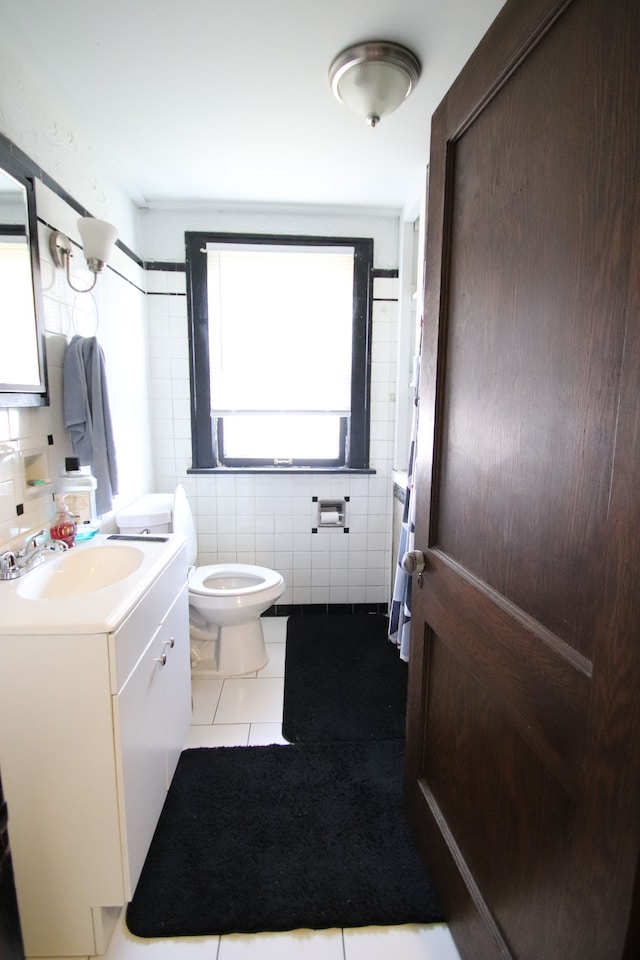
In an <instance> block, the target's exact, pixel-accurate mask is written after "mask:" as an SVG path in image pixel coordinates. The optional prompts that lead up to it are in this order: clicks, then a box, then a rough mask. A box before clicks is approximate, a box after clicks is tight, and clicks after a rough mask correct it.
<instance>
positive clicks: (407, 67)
mask: <svg viewBox="0 0 640 960" xmlns="http://www.w3.org/2000/svg"><path fill="white" fill-rule="evenodd" d="M420 71H421V67H420V61H419V60H418V58H417V57H416V55H415V54H414V53H412V52H411V50H408V49H407V48H406V47H402V46H400V44H398V43H391V42H390V41H386V40H368V41H367V42H366V43H358V44H356V45H355V46H353V47H347V49H346V50H343V51H342V53H339V54H338V56H337V57H336V58H335V60H334V61H333V63H332V64H331V66H330V68H329V83H330V84H331V89H332V90H333V92H334V94H335V96H336V97H337V99H338V100H339V101H340V103H343V104H344V105H345V107H348V109H349V110H352V111H353V112H354V113H357V114H358V115H359V116H361V117H364V119H365V120H366V121H367V123H368V124H369V126H370V127H375V126H376V124H377V123H379V121H380V118H381V117H384V116H385V115H386V114H388V113H393V111H394V110H397V109H398V107H399V106H400V104H401V103H402V102H403V100H406V99H407V97H408V96H409V94H410V93H411V91H412V90H413V88H414V87H415V85H416V83H417V82H418V80H419V79H420Z"/></svg>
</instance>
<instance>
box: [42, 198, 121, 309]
mask: <svg viewBox="0 0 640 960" xmlns="http://www.w3.org/2000/svg"><path fill="white" fill-rule="evenodd" d="M78 232H79V234H80V239H81V240H82V252H83V253H84V258H85V260H86V261H87V266H88V267H89V270H90V271H91V273H92V274H93V275H94V276H93V283H92V284H91V286H90V287H87V288H86V289H84V290H81V289H79V288H78V287H74V285H73V284H72V283H71V275H70V272H69V264H70V262H71V257H72V256H73V250H72V249H71V241H70V240H69V238H68V237H66V236H65V235H64V233H60V231H59V230H54V231H52V233H51V236H50V237H49V250H50V251H51V259H52V260H53V263H54V265H55V266H56V267H58V268H59V269H61V270H65V269H66V272H67V283H68V284H69V286H70V287H71V289H72V290H75V292H76V293H89V291H90V290H93V288H94V287H95V285H96V283H97V282H98V274H99V273H102V271H103V270H104V268H105V266H106V265H107V263H108V260H109V257H110V255H111V250H112V248H113V245H114V243H115V242H116V238H117V236H118V231H117V230H116V228H115V227H114V226H113V225H112V224H110V223H107V221H106V220H96V219H95V218H94V217H80V219H79V220H78Z"/></svg>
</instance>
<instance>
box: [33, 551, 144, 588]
mask: <svg viewBox="0 0 640 960" xmlns="http://www.w3.org/2000/svg"><path fill="white" fill-rule="evenodd" d="M144 557H145V554H144V552H143V551H142V550H139V549H138V548H137V547H125V546H121V545H115V544H114V545H103V546H95V547H93V546H92V547H91V548H90V549H84V550H83V549H79V550H77V549H76V548H73V549H71V550H70V551H69V552H68V553H63V554H61V555H60V556H57V557H55V558H54V559H51V560H46V561H45V562H44V563H43V564H42V565H41V566H39V567H37V568H36V569H35V570H32V571H30V572H29V573H26V574H25V575H24V577H22V578H21V579H20V580H19V581H18V583H17V585H16V592H17V593H18V595H19V596H21V597H23V598H24V599H28V600H62V599H64V598H65V597H77V596H80V595H81V594H87V593H92V592H93V591H94V590H101V589H102V588H103V587H109V586H111V585H112V584H114V583H117V582H118V581H119V580H124V579H125V577H128V576H130V575H131V574H132V573H134V572H135V571H136V570H137V569H138V568H139V567H140V566H141V564H142V561H143V560H144Z"/></svg>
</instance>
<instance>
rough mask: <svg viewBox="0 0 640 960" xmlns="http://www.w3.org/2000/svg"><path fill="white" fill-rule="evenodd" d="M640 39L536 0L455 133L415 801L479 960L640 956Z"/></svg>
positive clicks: (430, 367) (436, 865)
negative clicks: (639, 910)
mask: <svg viewBox="0 0 640 960" xmlns="http://www.w3.org/2000/svg"><path fill="white" fill-rule="evenodd" d="M639 54H640V4H638V3H637V0H614V2H612V0H573V2H571V0H568V2H567V0H509V2H508V3H507V4H506V6H505V7H504V8H503V10H502V11H501V13H500V15H499V16H498V18H497V20H496V21H495V22H494V24H493V26H492V28H491V30H490V31H489V33H488V34H487V36H486V37H485V39H484V40H483V41H482V43H481V44H480V46H479V48H478V50H477V51H476V53H475V54H474V55H473V57H472V58H471V60H470V61H469V63H468V64H467V66H466V67H465V69H464V71H463V73H462V74H461V76H460V77H459V78H458V80H457V81H456V83H455V84H454V86H453V87H452V89H451V90H450V91H449V93H448V95H447V96H446V97H445V99H444V101H443V103H442V104H441V106H440V108H439V109H438V111H437V113H436V114H435V116H434V120H433V125H432V146H431V164H430V189H429V210H428V232H427V263H426V276H427V286H426V299H425V304H426V306H425V329H424V335H423V348H424V349H423V353H424V355H423V371H422V375H421V384H422V392H421V405H420V411H421V412H420V430H419V437H418V463H417V479H416V497H417V499H416V503H417V520H416V547H417V548H419V549H422V550H423V552H424V553H425V556H426V558H427V569H426V571H425V573H424V576H423V578H422V580H423V586H422V588H418V586H417V585H416V586H415V589H414V591H413V606H414V609H413V618H412V654H411V663H410V670H409V711H408V746H407V753H408V759H407V790H408V799H409V807H410V813H411V818H412V822H413V825H414V829H415V832H416V836H417V837H418V840H419V843H420V846H421V848H422V849H423V851H424V853H425V857H426V858H427V860H428V862H429V866H430V868H431V869H432V871H433V873H434V875H435V876H436V879H437V881H438V885H439V887H440V889H441V893H442V896H443V899H444V901H445V903H446V906H447V909H448V911H449V913H450V920H451V928H452V932H453V934H454V937H455V939H456V942H457V944H458V948H459V950H460V951H461V954H462V955H463V957H465V958H468V960H494V958H498V957H501V958H505V960H506V958H514V960H573V958H575V960H578V958H580V960H621V958H629V960H630V958H631V956H635V954H634V946H633V945H634V944H635V947H636V948H637V942H638V940H637V938H638V923H639V921H638V917H637V911H634V910H633V906H634V903H636V904H637V902H638V895H637V889H638V886H637V885H638V880H637V877H638V864H639V851H640V636H639V633H640V630H639V626H638V625H639V623H640V590H639V586H640V585H639V576H638V575H639V572H640V482H639V481H640V436H639V430H640V271H639V266H638V265H639V263H640V259H639V254H640V235H639V231H640V179H639V172H640V138H639V134H638V118H639V117H640V71H639V70H638V66H637V64H638V59H639ZM634 891H635V892H634Z"/></svg>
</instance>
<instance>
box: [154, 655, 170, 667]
mask: <svg viewBox="0 0 640 960" xmlns="http://www.w3.org/2000/svg"><path fill="white" fill-rule="evenodd" d="M153 659H154V660H155V662H156V663H159V664H160V665H161V666H163V667H164V665H165V663H166V662H167V655H166V653H163V654H162V656H160V657H154V658H153Z"/></svg>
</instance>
